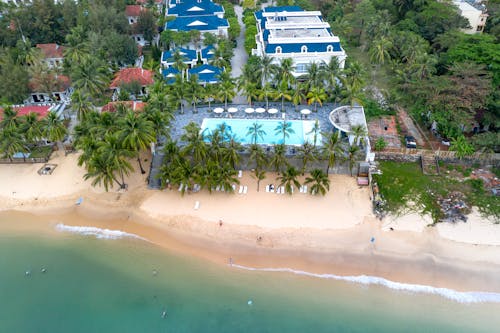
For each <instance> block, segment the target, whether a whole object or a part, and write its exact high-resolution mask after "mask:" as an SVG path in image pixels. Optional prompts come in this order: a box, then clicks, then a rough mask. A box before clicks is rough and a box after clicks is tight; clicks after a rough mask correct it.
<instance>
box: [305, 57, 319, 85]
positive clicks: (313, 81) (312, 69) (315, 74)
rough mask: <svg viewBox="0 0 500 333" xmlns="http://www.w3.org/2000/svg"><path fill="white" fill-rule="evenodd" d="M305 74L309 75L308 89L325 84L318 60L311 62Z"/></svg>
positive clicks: (307, 80)
mask: <svg viewBox="0 0 500 333" xmlns="http://www.w3.org/2000/svg"><path fill="white" fill-rule="evenodd" d="M305 76H306V77H307V79H306V86H307V90H308V91H310V90H312V89H314V88H319V87H320V86H322V85H323V84H322V83H323V82H322V81H323V80H322V77H321V76H322V75H321V70H320V68H319V65H318V64H317V63H316V62H313V63H311V64H309V66H308V68H307V74H306V75H305Z"/></svg>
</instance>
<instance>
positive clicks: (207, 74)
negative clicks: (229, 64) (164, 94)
mask: <svg viewBox="0 0 500 333" xmlns="http://www.w3.org/2000/svg"><path fill="white" fill-rule="evenodd" d="M222 72H224V69H223V68H219V67H215V66H212V65H208V64H203V65H201V66H198V67H194V68H190V69H188V70H187V75H186V77H185V80H186V81H187V80H189V78H190V77H191V75H197V76H198V83H199V84H200V85H202V86H206V85H207V84H216V83H219V82H220V79H219V75H220V74H222ZM161 74H162V75H163V77H164V78H165V81H166V82H167V83H168V84H172V83H174V82H175V79H176V76H177V75H178V74H180V72H179V70H177V69H176V68H174V67H172V66H170V67H169V68H165V69H163V70H162V71H161Z"/></svg>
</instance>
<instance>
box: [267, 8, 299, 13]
mask: <svg viewBox="0 0 500 333" xmlns="http://www.w3.org/2000/svg"><path fill="white" fill-rule="evenodd" d="M263 11H264V12H266V13H274V12H303V11H304V10H303V9H302V8H300V6H276V7H266V8H264V9H263Z"/></svg>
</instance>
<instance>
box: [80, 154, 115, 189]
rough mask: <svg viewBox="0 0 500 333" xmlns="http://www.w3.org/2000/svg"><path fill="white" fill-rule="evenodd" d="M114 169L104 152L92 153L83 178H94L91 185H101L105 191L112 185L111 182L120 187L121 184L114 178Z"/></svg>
mask: <svg viewBox="0 0 500 333" xmlns="http://www.w3.org/2000/svg"><path fill="white" fill-rule="evenodd" d="M114 171H115V170H114V166H113V165H112V164H110V163H109V161H108V159H107V157H106V156H105V155H104V154H102V153H94V154H92V156H91V157H90V159H89V160H88V162H87V173H86V174H85V175H83V179H85V180H88V179H90V178H94V179H93V180H92V183H91V184H92V186H96V185H102V186H104V189H105V190H106V192H107V191H108V189H109V188H110V187H113V183H116V184H118V186H120V188H121V187H122V184H121V183H120V182H119V181H118V179H116V176H115V175H114Z"/></svg>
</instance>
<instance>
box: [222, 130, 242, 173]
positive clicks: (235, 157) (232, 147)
mask: <svg viewBox="0 0 500 333" xmlns="http://www.w3.org/2000/svg"><path fill="white" fill-rule="evenodd" d="M242 149H243V146H242V145H241V143H239V142H238V140H237V138H236V136H235V135H231V136H229V141H228V142H227V145H226V146H225V147H224V150H223V152H222V161H223V162H225V163H227V164H228V165H230V166H231V167H232V168H233V169H236V165H238V164H239V163H240V154H239V151H240V150H242Z"/></svg>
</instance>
